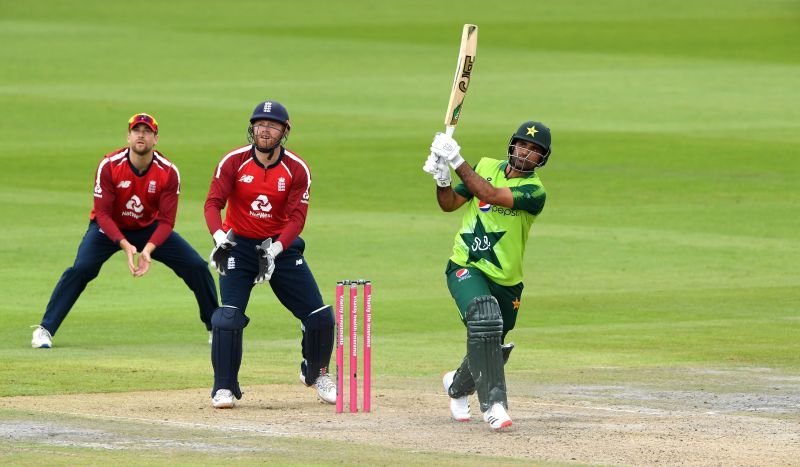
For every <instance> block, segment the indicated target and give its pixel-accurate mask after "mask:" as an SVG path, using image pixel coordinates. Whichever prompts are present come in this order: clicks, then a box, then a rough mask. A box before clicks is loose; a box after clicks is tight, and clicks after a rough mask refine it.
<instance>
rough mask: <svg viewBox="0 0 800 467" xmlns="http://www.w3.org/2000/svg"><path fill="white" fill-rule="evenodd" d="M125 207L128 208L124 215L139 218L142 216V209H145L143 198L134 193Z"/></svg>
mask: <svg viewBox="0 0 800 467" xmlns="http://www.w3.org/2000/svg"><path fill="white" fill-rule="evenodd" d="M125 209H128V210H127V211H123V212H122V215H123V216H129V217H134V218H136V219H139V218H140V217H142V211H144V206H143V205H142V200H140V199H139V197H138V196H136V195H133V196H131V199H129V200H128V202H127V203H125Z"/></svg>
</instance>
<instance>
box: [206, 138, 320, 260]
mask: <svg viewBox="0 0 800 467" xmlns="http://www.w3.org/2000/svg"><path fill="white" fill-rule="evenodd" d="M310 189H311V171H310V170H309V169H308V165H307V164H306V163H305V161H304V160H303V159H301V158H300V157H299V156H298V155H297V154H295V153H293V152H292V151H289V150H288V149H285V148H283V147H281V154H280V156H279V157H278V160H277V161H275V162H274V163H273V164H272V165H270V166H268V167H265V166H264V165H262V164H261V162H259V161H258V159H256V157H255V152H254V149H253V146H252V145H247V146H243V147H240V148H237V149H234V150H233V151H231V152H229V153H228V154H226V155H225V156H224V157H223V158H222V160H221V161H220V163H219V164H218V165H217V168H216V170H215V171H214V176H213V178H212V179H211V187H210V188H209V190H208V197H207V198H206V203H205V217H206V224H207V225H208V230H209V231H210V232H211V234H212V235H213V234H214V232H216V231H217V230H219V229H222V230H225V231H228V229H231V228H232V229H233V232H234V233H235V234H237V235H241V236H244V237H248V238H256V239H263V238H267V237H274V236H276V235H277V236H278V239H277V241H279V242H281V243H282V244H283V246H284V248H288V247H289V245H291V243H292V242H293V241H294V240H295V239H296V238H297V236H298V235H300V232H302V230H303V226H305V223H306V215H307V213H308V201H309V190H310ZM226 203H227V205H228V209H227V211H226V212H225V222H224V223H223V222H222V217H221V212H222V209H223V208H224V207H225V204H226Z"/></svg>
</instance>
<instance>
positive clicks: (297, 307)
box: [219, 235, 326, 322]
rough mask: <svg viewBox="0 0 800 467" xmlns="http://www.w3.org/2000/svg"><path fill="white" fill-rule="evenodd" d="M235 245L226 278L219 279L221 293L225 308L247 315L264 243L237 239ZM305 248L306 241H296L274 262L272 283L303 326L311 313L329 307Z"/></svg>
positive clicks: (280, 297)
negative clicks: (261, 245) (257, 248)
mask: <svg viewBox="0 0 800 467" xmlns="http://www.w3.org/2000/svg"><path fill="white" fill-rule="evenodd" d="M234 241H235V242H236V246H235V247H234V248H233V251H231V256H230V261H229V263H228V266H229V269H228V271H227V274H226V275H224V276H220V277H219V290H220V294H221V295H222V305H227V306H234V307H236V308H238V309H239V310H241V312H242V313H244V312H245V310H246V309H247V303H248V302H249V301H250V292H251V290H252V289H253V285H254V284H253V280H254V279H255V278H256V276H257V275H258V253H257V252H256V245H259V244H261V240H256V239H252V238H247V237H241V236H239V235H236V236H235V237H234ZM305 248H306V243H305V241H303V239H302V238H300V237H297V239H296V240H295V241H293V242H292V244H291V245H289V247H288V248H286V250H284V251H283V253H281V254H279V255H278V257H277V258H275V271H274V272H273V274H272V279H270V281H269V286H270V287H271V288H272V291H273V292H274V293H275V296H276V297H277V298H278V301H280V302H281V304H282V305H283V306H285V307H286V308H287V309H288V310H289V311H291V312H292V314H293V315H294V316H295V317H296V318H297V319H299V320H300V321H303V322H304V321H305V320H306V318H308V316H309V315H310V314H311V313H313V312H315V311H319V310H321V309H322V308H324V307H325V306H326V305H325V304H324V303H323V302H322V294H320V291H319V287H318V286H317V281H316V280H314V275H313V274H311V269H309V267H308V264H307V263H306V260H305V258H304V257H303V251H305ZM230 266H233V267H232V268H231V267H230Z"/></svg>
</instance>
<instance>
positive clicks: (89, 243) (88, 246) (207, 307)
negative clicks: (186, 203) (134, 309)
mask: <svg viewBox="0 0 800 467" xmlns="http://www.w3.org/2000/svg"><path fill="white" fill-rule="evenodd" d="M157 226H158V223H157V222H154V223H153V224H151V225H150V226H148V227H145V228H144V229H141V230H122V234H123V235H125V238H126V239H127V240H128V241H129V242H130V243H131V244H132V245H133V246H135V247H136V249H137V250H138V251H142V248H144V246H145V245H146V244H147V241H148V240H149V239H150V236H151V235H152V234H153V232H154V231H155V229H156V227H157ZM118 251H121V250H120V248H119V246H117V244H115V243H114V242H112V241H111V240H109V238H108V237H107V236H106V234H105V233H103V232H102V231H101V230H100V227H99V226H98V225H97V222H95V221H91V222H89V228H88V229H87V230H86V234H85V235H84V236H83V240H82V241H81V244H80V246H79V247H78V254H77V255H76V257H75V264H73V265H72V267H70V268H68V269H67V270H66V271H64V274H62V275H61V279H59V281H58V284H56V288H55V289H54V290H53V294H52V296H51V297H50V302H49V303H48V304H47V309H46V310H45V312H44V317H43V318H42V322H41V325H42V327H44V328H45V329H47V330H48V331H50V334H52V335H55V333H56V331H58V328H59V326H61V322H62V321H64V318H66V317H67V314H68V313H69V311H70V310H71V309H72V306H73V305H74V304H75V302H76V301H77V300H78V297H80V295H81V293H82V292H83V290H84V289H85V288H86V285H87V284H88V283H89V282H90V281H91V280H92V279H94V278H95V277H97V274H98V273H99V272H100V268H101V267H102V266H103V263H105V262H106V261H107V260H108V258H110V257H111V256H112V255H113V254H114V253H116V252H118ZM152 258H153V259H154V260H156V261H159V262H162V263H164V264H166V265H167V266H168V267H169V268H170V269H172V270H173V271H174V272H175V274H177V275H178V277H180V278H181V279H183V281H184V282H185V283H186V285H188V286H189V288H190V289H191V290H192V292H194V296H195V298H196V299H197V304H198V305H199V307H200V319H201V320H202V321H203V323H205V325H206V329H208V330H209V331H210V330H211V315H212V314H213V313H214V310H215V309H216V308H217V303H218V300H217V289H216V286H215V285H214V279H213V278H212V277H211V273H210V272H209V270H208V265H207V263H206V262H205V260H204V259H203V258H201V257H200V255H199V254H198V253H197V251H195V249H194V248H192V246H191V245H189V243H188V242H187V241H186V240H184V239H183V237H181V236H180V235H178V233H177V232H175V231H173V232H172V233H171V234H170V235H169V237H167V239H166V240H165V241H164V243H162V244H161V245H160V246H159V247H158V248H156V249H155V250H153V254H152Z"/></svg>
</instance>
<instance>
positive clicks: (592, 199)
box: [0, 0, 800, 463]
mask: <svg viewBox="0 0 800 467" xmlns="http://www.w3.org/2000/svg"><path fill="white" fill-rule="evenodd" d="M2 11H3V14H2V15H0V38H2V41H3V42H4V44H5V46H4V47H2V48H0V62H1V63H3V66H2V67H0V107H2V108H3V109H4V111H3V113H2V116H0V162H2V164H3V171H2V175H1V177H2V183H1V184H0V218H2V219H3V220H4V222H3V224H4V225H3V227H2V228H0V257H2V265H3V267H2V269H0V293H1V295H2V297H3V298H4V299H3V300H2V303H0V317H1V318H0V319H2V323H3V325H2V326H0V396H20V395H54V394H73V393H74V394H79V393H87V392H126V391H137V390H139V391H141V390H157V389H158V390H160V389H164V390H167V389H187V388H202V387H208V386H209V385H210V384H211V380H212V373H211V365H210V361H209V349H208V345H207V343H206V334H205V332H204V328H203V327H202V325H201V323H200V321H199V319H198V317H197V310H196V305H195V303H194V300H193V297H192V295H191V294H190V293H189V291H188V290H187V289H186V288H185V286H184V284H183V283H182V282H181V281H180V280H179V279H178V278H176V277H175V276H174V275H173V274H172V273H171V272H170V271H169V270H167V268H166V267H164V266H163V265H161V264H155V265H154V267H153V268H152V269H151V271H150V272H149V273H148V274H147V276H145V277H144V278H140V279H135V280H134V279H132V278H131V277H130V276H129V274H128V273H127V268H126V265H125V263H124V261H123V258H122V257H121V256H119V255H117V256H115V257H113V258H112V259H111V260H110V261H109V262H108V263H106V265H105V267H104V268H103V271H102V272H101V274H100V276H99V277H98V278H97V279H96V280H95V281H93V282H92V283H91V284H90V285H89V287H88V288H87V290H86V292H85V293H84V294H83V296H82V297H81V298H80V299H79V301H78V303H77V304H76V306H75V307H74V308H73V310H72V313H71V314H70V315H69V316H68V318H67V319H66V321H65V322H64V325H63V326H62V328H61V329H60V330H59V332H58V334H57V336H56V337H55V339H54V344H55V348H54V349H52V350H49V351H34V350H32V349H30V345H29V342H30V336H31V330H30V328H29V327H28V326H29V325H33V324H37V323H38V322H39V320H40V318H41V314H42V313H43V310H44V307H45V305H46V304H47V300H48V299H49V296H50V293H51V291H52V289H53V287H54V285H55V283H56V282H57V280H58V278H59V277H60V275H61V273H62V272H63V270H64V269H65V268H66V267H68V266H69V265H70V264H71V262H72V260H73V258H74V255H75V252H76V249H77V246H78V243H79V242H80V239H81V238H82V235H83V233H84V231H85V228H86V224H87V221H88V213H89V211H90V209H91V203H92V196H91V194H90V190H91V187H92V177H93V172H94V170H95V169H96V166H97V163H98V161H99V158H100V157H101V156H102V155H103V154H105V153H106V152H109V151H111V150H113V149H115V148H117V147H120V146H122V145H124V143H125V139H124V137H125V121H126V120H127V118H128V117H129V116H130V115H132V114H133V113H136V112H141V111H145V112H149V113H152V114H153V115H155V116H156V118H157V119H158V120H159V123H160V126H161V135H160V137H161V140H160V142H159V145H158V147H159V149H160V150H161V151H163V152H164V153H165V154H166V155H167V157H169V158H170V159H171V160H172V161H173V162H175V163H176V164H177V165H178V166H179V168H180V171H181V177H182V193H181V204H180V207H179V215H178V221H177V226H176V230H177V231H178V232H179V233H180V234H181V235H183V236H184V237H185V238H186V239H187V240H189V241H190V243H192V244H193V245H194V246H195V247H196V248H197V249H198V250H199V251H200V252H201V254H203V255H206V254H207V253H208V252H209V250H210V246H211V241H210V238H209V235H208V232H207V230H206V227H205V222H204V220H203V215H202V204H203V201H204V199H205V195H206V192H207V188H208V184H209V181H210V177H211V172H212V170H213V168H214V166H215V164H216V163H217V162H218V160H219V159H220V157H221V156H222V155H223V154H224V153H225V152H226V151H228V150H229V149H231V148H233V147H236V146H237V145H240V144H243V143H245V130H246V125H247V119H248V117H249V113H250V112H251V110H252V107H253V106H254V105H255V104H256V103H257V102H258V101H260V100H263V99H265V98H268V97H271V98H275V99H277V100H279V101H281V102H282V103H283V104H285V105H286V106H287V108H288V110H289V112H290V115H291V116H292V123H293V131H292V135H291V138H290V140H289V143H288V147H290V148H291V149H293V150H295V151H296V152H298V153H299V154H300V155H301V156H303V157H304V158H305V159H306V160H307V161H308V162H309V164H310V166H311V169H312V173H313V178H314V189H313V193H312V201H311V209H310V213H309V217H308V222H307V224H306V228H305V231H304V233H303V237H304V238H305V239H306V241H307V244H308V248H307V251H306V254H307V259H308V262H309V264H310V265H311V267H312V270H313V271H314V273H315V275H316V277H317V280H318V282H319V284H320V286H321V287H322V288H323V296H324V298H325V299H326V301H327V302H328V303H332V302H333V292H334V288H333V285H334V283H335V281H336V280H337V279H339V278H342V277H356V276H359V277H361V276H368V277H369V278H371V279H372V280H373V281H374V284H375V286H374V294H375V295H374V328H373V330H374V339H375V348H374V351H373V352H374V359H373V360H374V366H375V368H374V374H375V384H376V390H377V391H380V389H381V387H382V386H383V387H388V386H389V385H393V384H402V381H403V380H404V379H405V378H410V379H411V380H413V381H433V383H436V381H438V378H439V375H440V374H441V373H442V372H443V371H444V370H445V369H448V368H451V367H453V366H454V365H456V364H457V363H458V362H459V361H460V358H461V356H462V355H461V353H462V352H463V349H464V337H463V336H464V331H463V328H462V326H461V324H460V322H459V321H458V318H457V312H456V310H455V307H454V305H453V303H452V300H451V299H450V297H449V294H448V292H447V288H446V285H445V281H444V276H443V270H444V266H445V262H446V260H447V257H448V256H449V251H450V249H451V246H452V241H453V236H454V234H455V232H456V229H457V228H458V226H459V225H460V222H461V220H460V219H461V215H462V213H461V212H459V213H451V214H444V213H441V212H439V210H438V208H437V206H436V202H435V198H434V184H433V183H432V181H431V180H430V179H429V177H428V176H427V175H426V174H424V173H423V172H422V171H421V166H422V163H423V162H424V159H425V157H426V156H427V147H428V145H429V143H430V140H431V137H432V135H433V133H434V132H435V131H439V130H441V127H442V117H443V113H444V110H445V106H446V103H447V101H446V100H447V97H448V93H449V87H450V80H451V77H452V72H453V64H454V63H453V62H454V61H455V54H456V52H457V46H458V39H459V37H460V32H461V25H462V24H463V23H466V22H473V23H477V24H478V25H479V27H480V37H479V46H478V53H477V60H476V64H475V70H474V73H473V80H472V82H471V86H470V91H469V95H468V97H467V100H466V105H465V108H464V111H463V114H462V119H461V122H460V125H459V127H458V130H457V132H456V134H455V136H456V138H457V139H458V140H459V142H460V144H461V146H462V148H463V149H462V153H463V154H464V156H465V158H466V159H467V160H468V161H470V162H476V161H477V159H478V157H480V156H493V157H498V158H499V157H502V155H503V154H504V151H505V145H506V143H507V140H508V137H509V135H510V134H511V133H512V132H513V131H514V129H515V128H516V127H517V125H519V123H520V122H522V121H524V120H527V119H538V120H542V121H544V122H546V123H547V124H548V125H549V126H550V127H551V128H552V130H553V156H552V157H551V159H550V162H549V164H548V166H547V167H546V168H545V169H544V170H542V172H541V177H542V179H543V182H544V184H545V186H546V187H547V189H548V202H547V205H546V207H545V210H544V212H543V214H542V215H541V216H540V218H539V220H538V221H537V223H536V224H535V225H534V227H533V231H532V235H531V240H530V242H529V245H528V249H527V255H526V263H525V284H526V287H525V292H524V295H523V298H522V309H521V313H520V317H519V319H518V321H517V328H516V329H515V330H514V331H513V332H512V334H511V336H510V337H511V338H512V340H514V341H515V342H516V343H517V346H518V347H517V350H515V353H514V355H513V357H512V359H511V362H510V363H509V366H508V376H509V380H510V381H514V382H517V383H529V384H544V383H559V384H561V383H564V384H569V383H576V384H577V383H581V384H603V383H607V382H609V381H617V379H618V378H619V377H620V375H624V377H625V380H626V381H631V382H637V381H639V382H653V374H659V373H658V371H660V370H663V369H704V370H725V369H732V368H733V369H736V368H750V369H753V368H756V369H758V368H763V369H768V370H769V371H774V372H777V373H778V374H783V375H794V376H797V375H800V340H798V335H800V315H799V314H798V308H797V303H800V279H799V278H798V273H797V271H798V267H797V265H798V264H800V237H799V236H798V232H800V216H798V215H797V206H798V205H800V191H799V190H798V189H797V178H798V177H797V176H798V174H800V158H798V157H797V156H798V150H797V147H798V143H800V131H798V130H800V97H799V96H800V94H798V93H797V83H798V82H800V56H798V55H797V49H798V45H800V29H798V26H797V25H798V20H800V5H799V4H798V2H796V1H770V2H763V1H732V2H731V1H716V0H714V1H708V2H702V5H694V4H692V3H691V2H684V1H659V2H626V1H604V2H586V1H577V0H575V1H567V2H556V3H554V4H552V5H551V4H547V5H545V4H544V3H540V4H536V3H533V4H532V3H530V2H502V3H499V2H495V3H494V4H487V3H486V2H462V3H461V6H460V7H459V8H458V9H453V8H451V7H449V6H444V5H430V4H429V3H428V2H423V1H418V2H400V3H397V2H390V3H386V4H383V3H375V2H373V3H370V4H369V5H368V6H364V5H362V6H360V7H358V8H357V7H355V6H352V7H342V6H341V5H338V4H334V3H330V2H319V1H313V2H301V3H298V4H297V5H289V4H286V3H281V4H276V5H272V6H269V5H267V4H266V2H251V1H248V2H240V3H239V4H237V5H231V4H227V3H221V2H206V1H203V2H188V1H176V2H168V3H167V4H161V3H159V2H154V1H143V2H139V3H137V4H135V5H132V4H123V3H116V4H111V2H100V1H96V2H90V1H87V2H80V3H77V4H70V5H66V4H63V3H62V2H54V1H40V2H34V3H31V2H27V3H24V4H23V3H20V4H12V3H11V2H4V3H3V5H2ZM250 303H251V304H250V307H249V309H248V314H249V316H250V317H251V318H252V321H251V324H250V326H249V327H248V328H247V333H246V338H245V357H244V362H243V367H242V371H241V383H242V385H243V386H248V385H261V384H283V383H286V382H287V381H291V382H294V379H295V378H296V377H297V376H296V373H297V365H298V363H299V329H298V328H299V326H298V323H297V322H296V320H294V318H292V317H291V315H290V314H289V313H288V312H287V311H285V310H284V309H283V308H281V307H280V306H279V305H278V303H277V301H276V300H275V299H274V297H273V296H272V294H271V292H270V291H268V290H267V288H258V289H256V290H255V293H254V294H253V296H252V299H251V302H250ZM656 379H657V378H656ZM617 382H619V381H617ZM655 383H658V384H663V385H665V386H669V385H670V384H671V382H670V381H655ZM436 384H438V383H436ZM510 397H511V399H512V400H513V398H514V394H513V393H512V394H511V395H510ZM6 415H7V416H8V417H11V415H9V414H6ZM512 416H513V413H512ZM1 418H2V416H1V415H0V419H1ZM1 451H2V448H0V452H1ZM81 455H83V452H81ZM397 456H398V457H397V458H393V459H394V460H395V461H398V462H402V461H407V462H412V463H427V462H432V460H431V459H428V458H425V457H413V456H412V457H408V458H403V455H402V453H400V454H397ZM346 458H347V456H346V453H345V454H342V459H346ZM89 459H91V456H90V457H89ZM567 461H569V459H566V460H565V462H567ZM82 462H83V461H82ZM86 462H91V460H88V461H86ZM127 462H135V459H128V460H127ZM375 462H382V461H377V460H376V461H375Z"/></svg>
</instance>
